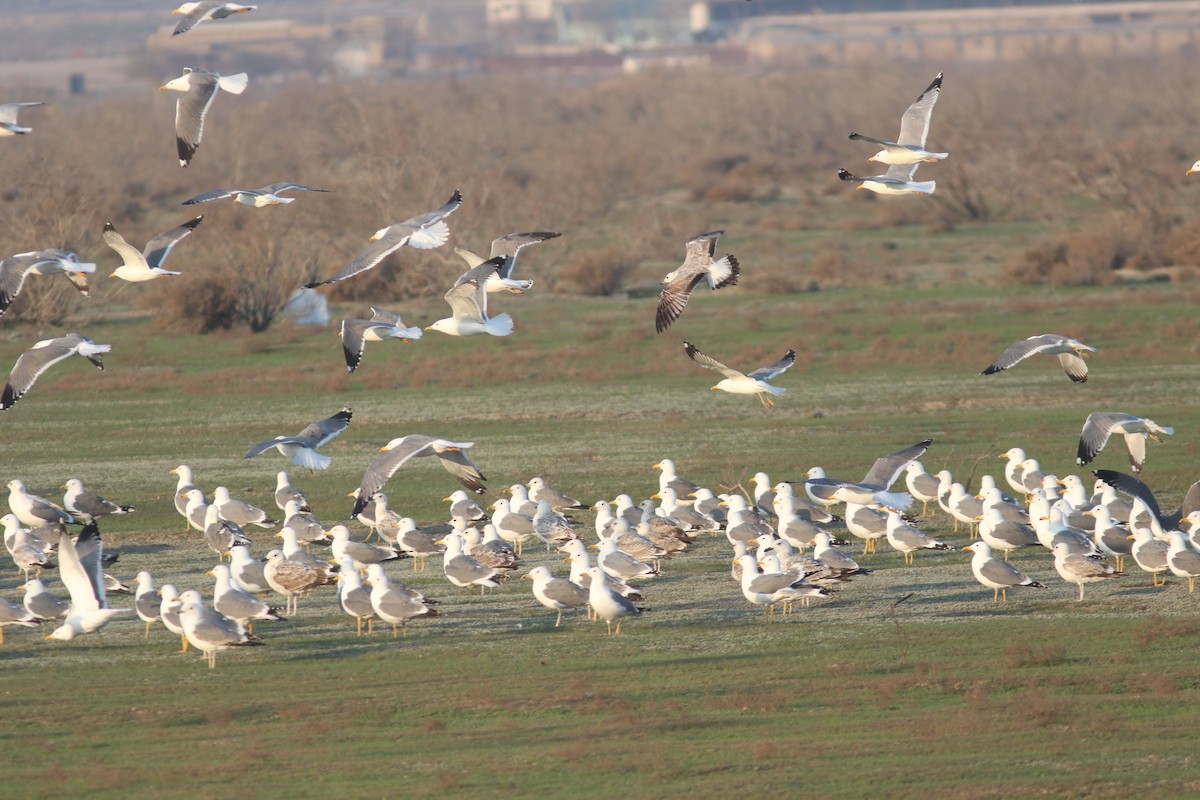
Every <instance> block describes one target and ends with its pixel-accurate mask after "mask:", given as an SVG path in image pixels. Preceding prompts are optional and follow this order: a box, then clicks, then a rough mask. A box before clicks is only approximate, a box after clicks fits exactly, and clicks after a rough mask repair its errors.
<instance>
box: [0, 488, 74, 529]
mask: <svg viewBox="0 0 1200 800" xmlns="http://www.w3.org/2000/svg"><path fill="white" fill-rule="evenodd" d="M8 508H9V510H10V511H12V513H13V515H14V516H15V517H16V518H17V519H18V520H19V521H20V522H21V523H22V524H24V525H29V526H30V527H32V528H40V527H42V526H43V525H55V524H61V523H67V524H74V523H75V518H74V517H72V516H71V515H70V514H68V513H67V512H66V511H64V510H63V509H62V508H60V507H59V506H57V505H55V504H54V503H51V502H50V501H49V500H47V499H46V498H44V497H40V496H38V495H36V494H30V493H29V492H28V491H26V489H25V482H24V481H22V480H21V479H20V478H13V479H12V480H11V481H9V482H8Z"/></svg>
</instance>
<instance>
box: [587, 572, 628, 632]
mask: <svg viewBox="0 0 1200 800" xmlns="http://www.w3.org/2000/svg"><path fill="white" fill-rule="evenodd" d="M586 574H587V576H588V577H589V578H590V579H591V584H590V585H589V586H588V605H590V606H591V607H592V611H594V612H595V614H596V617H597V618H598V619H603V620H604V621H605V623H607V624H608V633H609V634H610V635H613V634H614V633H615V635H617V636H620V635H621V622H622V621H624V618H625V617H626V616H628V615H629V614H640V613H642V609H641V608H639V607H638V605H637V604H636V603H634V602H633V601H632V600H630V599H628V598H626V597H624V596H622V595H621V594H620V593H619V592H617V591H616V590H615V589H614V588H613V587H612V586H610V585H609V578H608V575H607V574H605V572H604V570H602V569H600V568H599V567H592V568H591V569H589V570H586ZM613 620H616V621H617V629H616V631H613V628H612V624H613Z"/></svg>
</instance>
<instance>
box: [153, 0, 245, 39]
mask: <svg viewBox="0 0 1200 800" xmlns="http://www.w3.org/2000/svg"><path fill="white" fill-rule="evenodd" d="M256 8H258V6H243V5H239V4H238V3H226V2H222V0H199V2H189V3H184V4H183V5H181V6H180V7H179V8H177V9H175V10H174V11H172V12H171V13H172V14H178V15H182V16H183V19H181V20H179V24H178V25H176V26H175V30H174V31H173V32H172V33H171V35H172V36H178V35H179V34H181V33H187V32H188V31H190V30H191V29H192V28H194V27H196V26H197V25H199V24H200V23H201V22H204V21H206V20H210V19H225V18H226V17H230V16H233V15H234V14H242V13H245V12H247V11H253V10H254V9H256Z"/></svg>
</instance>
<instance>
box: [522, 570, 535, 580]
mask: <svg viewBox="0 0 1200 800" xmlns="http://www.w3.org/2000/svg"><path fill="white" fill-rule="evenodd" d="M521 577H522V578H526V579H528V580H533V578H530V577H529V573H528V572H526V573H525V574H524V575H522V576H521Z"/></svg>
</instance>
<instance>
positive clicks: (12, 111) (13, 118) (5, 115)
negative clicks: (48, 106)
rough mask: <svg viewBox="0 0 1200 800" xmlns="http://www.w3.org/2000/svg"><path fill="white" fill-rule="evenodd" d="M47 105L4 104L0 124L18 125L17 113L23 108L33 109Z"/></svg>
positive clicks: (0, 108)
mask: <svg viewBox="0 0 1200 800" xmlns="http://www.w3.org/2000/svg"><path fill="white" fill-rule="evenodd" d="M41 105H45V103H40V102H38V103H3V104H0V123H7V124H9V125H16V124H17V112H18V111H19V110H20V109H22V108H32V107H33V106H41Z"/></svg>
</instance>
